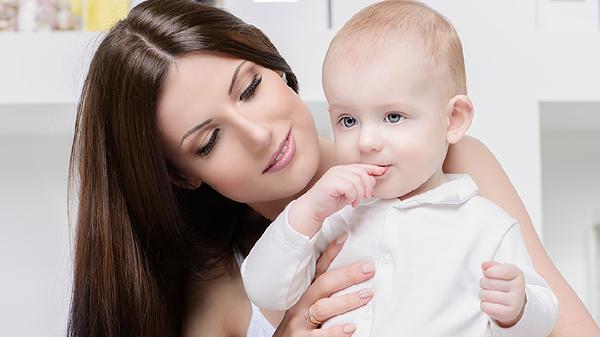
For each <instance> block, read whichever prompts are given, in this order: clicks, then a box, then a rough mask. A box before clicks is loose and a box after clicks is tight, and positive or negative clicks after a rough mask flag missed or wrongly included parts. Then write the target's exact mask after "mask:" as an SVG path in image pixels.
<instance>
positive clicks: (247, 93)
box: [240, 74, 262, 101]
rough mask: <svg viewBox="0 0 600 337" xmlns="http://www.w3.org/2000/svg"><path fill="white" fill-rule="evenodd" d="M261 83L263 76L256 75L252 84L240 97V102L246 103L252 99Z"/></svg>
mask: <svg viewBox="0 0 600 337" xmlns="http://www.w3.org/2000/svg"><path fill="white" fill-rule="evenodd" d="M261 81H262V76H260V75H259V74H256V75H254V77H253V78H252V81H251V82H250V84H249V85H248V86H247V87H246V89H245V90H244V92H242V94H241V95H240V101H245V100H247V99H248V98H250V97H252V95H254V92H255V91H256V88H258V86H259V85H260V82H261Z"/></svg>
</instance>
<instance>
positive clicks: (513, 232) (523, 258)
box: [490, 223, 558, 337]
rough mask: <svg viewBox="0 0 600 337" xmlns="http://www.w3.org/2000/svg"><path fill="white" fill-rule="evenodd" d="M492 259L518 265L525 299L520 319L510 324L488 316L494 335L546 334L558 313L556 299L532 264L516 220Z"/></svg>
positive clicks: (498, 336)
mask: <svg viewBox="0 0 600 337" xmlns="http://www.w3.org/2000/svg"><path fill="white" fill-rule="evenodd" d="M494 260H495V261H498V262H500V263H511V264H514V265H516V266H517V267H519V268H520V269H521V271H522V272H523V275H524V276H525V296H526V298H527V303H525V309H524V311H523V316H522V317H521V319H520V320H519V321H518V322H517V324H515V325H514V326H512V327H510V328H502V327H500V326H498V325H497V324H496V322H495V321H494V320H493V319H491V318H490V325H491V328H492V331H493V335H494V336H497V337H537V336H539V337H542V336H544V337H546V336H548V335H550V332H551V331H552V328H553V327H554V323H555V321H556V316H557V314H558V300H557V299H556V296H555V295H554V293H553V292H552V290H551V289H550V287H549V286H548V284H547V283H546V281H545V280H544V279H543V278H542V277H541V276H540V275H538V274H537V272H536V271H535V269H534V268H533V263H532V262H531V258H530V257H529V254H528V252H527V249H526V247H525V243H524V242H523V237H522V235H521V230H520V228H519V225H518V224H516V223H515V224H514V225H512V226H511V227H510V229H509V230H508V231H507V232H506V233H505V235H504V238H503V239H502V242H501V243H500V245H499V246H498V249H497V250H496V254H495V256H494Z"/></svg>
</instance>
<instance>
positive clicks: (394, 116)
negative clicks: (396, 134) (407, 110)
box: [385, 112, 406, 123]
mask: <svg viewBox="0 0 600 337" xmlns="http://www.w3.org/2000/svg"><path fill="white" fill-rule="evenodd" d="M404 118H406V117H404V116H402V115H401V114H399V113H395V112H392V113H390V114H388V115H387V116H385V120H386V121H387V122H389V123H398V122H400V121H401V120H403V119H404Z"/></svg>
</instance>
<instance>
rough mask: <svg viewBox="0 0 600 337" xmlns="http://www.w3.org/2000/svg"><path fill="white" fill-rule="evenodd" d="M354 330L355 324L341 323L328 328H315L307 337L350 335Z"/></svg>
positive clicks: (341, 336) (345, 336)
mask: <svg viewBox="0 0 600 337" xmlns="http://www.w3.org/2000/svg"><path fill="white" fill-rule="evenodd" d="M354 331H356V325H354V324H343V325H336V326H334V327H331V328H328V329H315V330H312V331H311V332H310V333H309V334H308V336H309V337H347V336H352V334H353V333H354Z"/></svg>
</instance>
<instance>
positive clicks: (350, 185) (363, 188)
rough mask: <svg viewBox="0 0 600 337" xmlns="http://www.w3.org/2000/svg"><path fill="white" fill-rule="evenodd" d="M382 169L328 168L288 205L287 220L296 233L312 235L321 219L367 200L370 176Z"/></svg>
mask: <svg viewBox="0 0 600 337" xmlns="http://www.w3.org/2000/svg"><path fill="white" fill-rule="evenodd" d="M383 171H385V168H383V167H380V166H377V165H370V164H351V165H340V166H334V167H332V168H330V169H329V170H328V171H327V172H326V173H325V174H324V175H323V176H322V177H321V179H319V181H317V182H316V183H315V184H314V185H313V186H312V187H311V188H310V189H309V190H308V191H307V192H306V193H305V194H304V195H302V196H301V197H300V198H298V200H296V202H294V203H293V204H292V206H291V207H290V210H289V221H290V224H291V225H292V227H294V229H296V230H297V231H298V232H300V233H302V234H305V235H309V236H312V235H313V234H314V233H316V232H317V231H318V230H319V228H320V226H321V224H322V223H323V220H324V219H325V218H326V217H328V216H330V215H332V214H333V213H335V212H337V211H338V210H340V209H341V208H342V207H344V206H345V205H348V204H352V206H354V207H356V206H358V204H359V203H360V201H361V200H365V199H370V198H371V196H372V193H373V186H374V185H375V178H374V177H373V176H376V175H379V174H381V173H383Z"/></svg>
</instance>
